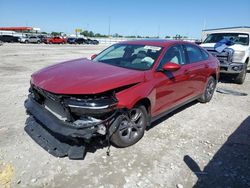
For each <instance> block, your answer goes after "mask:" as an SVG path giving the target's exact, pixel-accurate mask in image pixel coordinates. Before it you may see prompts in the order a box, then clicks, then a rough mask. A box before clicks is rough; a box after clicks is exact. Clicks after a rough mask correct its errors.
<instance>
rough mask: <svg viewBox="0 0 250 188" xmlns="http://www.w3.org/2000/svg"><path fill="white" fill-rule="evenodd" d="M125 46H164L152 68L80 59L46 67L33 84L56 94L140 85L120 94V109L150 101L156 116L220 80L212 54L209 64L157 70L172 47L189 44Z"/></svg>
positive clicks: (162, 43) (203, 62) (170, 43)
mask: <svg viewBox="0 0 250 188" xmlns="http://www.w3.org/2000/svg"><path fill="white" fill-rule="evenodd" d="M122 43H129V44H144V45H156V46H162V47H164V50H163V51H162V54H161V55H160V56H159V58H158V60H157V61H156V62H155V64H154V66H153V68H152V69H150V70H147V71H137V70H130V69H125V68H121V67H116V66H111V65H107V64H104V63H98V62H92V61H90V60H87V59H78V60H73V61H69V62H64V63H60V64H57V65H53V66H50V67H47V68H44V69H42V70H40V71H38V72H36V73H34V74H33V75H32V80H31V81H32V83H33V84H35V85H36V86H38V87H40V88H42V89H45V90H47V91H49V92H52V93H55V94H97V93H102V92H105V91H108V90H111V89H115V88H117V87H121V86H125V85H129V84H133V83H137V84H136V85H134V86H132V87H130V88H128V89H125V90H123V91H120V92H118V93H116V97H117V99H118V101H119V102H118V107H126V108H129V109H130V108H132V107H133V106H134V105H135V104H136V103H137V102H138V101H139V100H141V99H148V100H149V101H150V103H151V108H150V112H151V115H152V116H155V115H158V114H160V113H161V112H164V111H166V110H167V109H170V108H171V107H174V106H176V105H178V104H181V103H183V102H185V101H187V100H189V99H191V98H193V97H195V96H198V95H200V94H202V93H203V91H204V89H205V86H206V82H207V79H208V77H209V76H211V75H214V74H215V75H216V78H217V79H218V77H219V64H218V60H217V59H216V58H214V57H213V56H212V55H210V54H209V58H208V59H207V60H205V61H201V62H196V63H192V64H186V65H182V66H178V65H177V66H178V67H177V66H176V65H173V64H170V65H169V66H168V68H172V69H175V70H174V71H170V73H171V75H172V77H173V78H170V77H169V76H167V75H166V72H163V71H157V66H158V64H159V62H160V60H161V58H162V56H163V54H164V53H165V51H166V50H167V49H168V47H169V46H170V45H173V44H186V43H187V42H182V41H166V40H159V41H158V40H155V41H153V40H152V41H143V40H142V41H128V42H122Z"/></svg>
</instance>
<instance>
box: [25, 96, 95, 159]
mask: <svg viewBox="0 0 250 188" xmlns="http://www.w3.org/2000/svg"><path fill="white" fill-rule="evenodd" d="M24 106H25V108H26V110H27V112H28V113H29V114H30V117H29V118H28V119H27V120H26V126H25V131H26V132H27V133H28V134H29V135H30V137H31V138H32V139H33V140H34V141H35V142H36V143H38V144H39V145H40V146H41V147H43V148H44V149H45V150H46V151H48V152H49V153H50V154H52V155H54V156H56V157H64V156H69V158H71V159H82V158H84V155H85V146H84V142H83V141H88V140H90V139H91V138H92V137H93V136H94V135H95V134H96V132H97V130H98V127H97V126H94V125H93V126H88V127H87V128H77V127H74V126H72V125H71V124H70V123H68V122H64V121H61V120H59V119H58V118H57V117H55V116H54V115H53V114H52V113H51V112H49V111H48V110H47V109H45V108H44V107H43V106H42V105H40V104H39V103H38V102H36V101H35V100H34V99H33V98H32V97H31V96H29V98H28V99H27V100H26V101H25V103H24Z"/></svg>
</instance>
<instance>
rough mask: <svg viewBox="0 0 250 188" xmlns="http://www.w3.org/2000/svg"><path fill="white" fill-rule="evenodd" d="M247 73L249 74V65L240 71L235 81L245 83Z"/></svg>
mask: <svg viewBox="0 0 250 188" xmlns="http://www.w3.org/2000/svg"><path fill="white" fill-rule="evenodd" d="M246 74H247V66H244V68H243V70H242V71H241V73H239V74H238V75H237V76H236V78H235V83H237V84H243V83H244V81H245V78H246Z"/></svg>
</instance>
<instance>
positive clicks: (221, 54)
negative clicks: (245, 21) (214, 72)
mask: <svg viewBox="0 0 250 188" xmlns="http://www.w3.org/2000/svg"><path fill="white" fill-rule="evenodd" d="M249 35H250V32H243V31H230V32H223V33H219V32H214V33H213V32H211V33H210V34H209V35H208V37H207V38H206V39H205V40H204V42H203V43H202V44H201V45H200V46H202V47H203V48H205V49H206V50H207V51H209V52H210V53H211V54H213V55H214V56H215V57H217V58H218V60H219V61H220V72H221V73H222V74H227V75H230V76H231V77H233V78H234V79H235V82H236V83H238V84H243V83H244V81H245V77H246V73H247V68H248V67H249V68H250V63H249V61H250V60H249V59H250V41H249Z"/></svg>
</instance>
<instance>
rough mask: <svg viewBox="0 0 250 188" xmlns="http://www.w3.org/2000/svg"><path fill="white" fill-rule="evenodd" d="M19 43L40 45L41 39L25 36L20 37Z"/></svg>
mask: <svg viewBox="0 0 250 188" xmlns="http://www.w3.org/2000/svg"><path fill="white" fill-rule="evenodd" d="M20 42H21V43H37V44H38V43H41V39H40V38H39V37H36V36H30V37H26V36H22V37H20Z"/></svg>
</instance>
